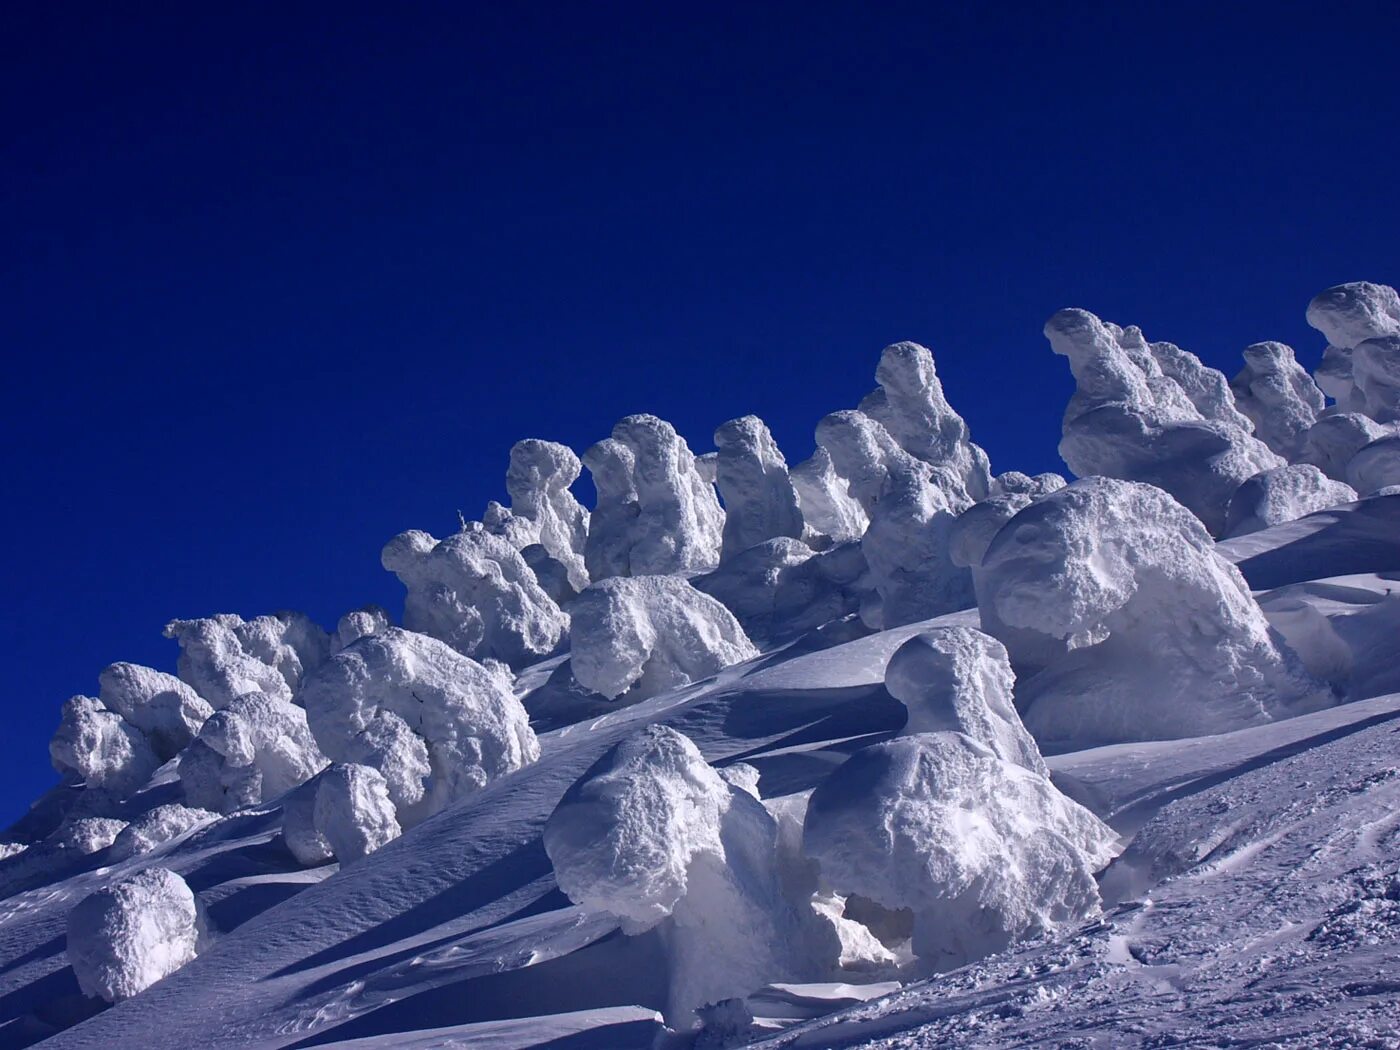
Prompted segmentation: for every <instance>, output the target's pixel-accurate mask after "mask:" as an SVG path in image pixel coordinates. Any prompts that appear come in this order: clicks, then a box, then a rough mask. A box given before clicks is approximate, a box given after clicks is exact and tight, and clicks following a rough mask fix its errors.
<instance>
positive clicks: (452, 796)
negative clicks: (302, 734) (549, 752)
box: [299, 627, 539, 826]
mask: <svg viewBox="0 0 1400 1050" xmlns="http://www.w3.org/2000/svg"><path fill="white" fill-rule="evenodd" d="M299 699H300V700H301V702H302V704H303V705H304V706H305V708H306V717H307V721H308V722H309V724H310V726H311V731H312V733H314V734H315V738H316V742H317V743H318V744H319V745H320V748H321V751H322V752H323V753H324V754H325V755H326V756H327V757H328V758H330V759H331V761H333V762H353V763H359V764H362V765H367V766H370V767H372V768H374V769H376V770H378V771H379V772H380V773H381V774H383V776H384V778H385V780H386V782H387V784H388V790H389V794H390V797H391V798H392V799H393V801H394V805H395V806H396V807H397V810H398V818H399V822H400V823H401V824H402V825H404V826H411V825H413V824H416V823H417V822H418V821H419V820H421V819H423V817H425V816H427V815H428V814H431V813H435V812H437V811H438V810H440V809H442V808H443V807H444V806H446V805H447V804H448V803H450V802H452V801H454V800H457V799H460V798H464V797H466V796H467V795H470V794H471V793H472V792H474V791H478V790H480V789H481V788H482V787H484V786H485V785H486V784H487V783H489V782H490V781H492V780H494V779H496V778H497V777H501V776H504V775H505V774H507V773H509V772H511V771H512V770H515V769H519V768H520V767H521V766H524V765H526V764H528V763H530V762H533V761H535V759H537V758H538V757H539V742H538V741H537V740H536V739H535V734H534V731H533V730H532V729H531V728H530V725H529V720H528V717H527V715H526V713H525V708H524V707H522V706H521V704H520V701H519V700H517V699H516V698H515V696H514V695H512V694H511V692H510V691H509V690H508V689H507V688H506V687H505V686H504V685H503V683H502V682H501V680H500V678H499V677H497V676H496V675H495V674H493V673H492V672H490V671H488V670H487V669H486V668H484V667H482V666H481V665H480V664H479V663H477V662H476V661H474V660H472V659H469V658H468V657H465V656H463V655H462V654H461V653H459V652H457V651H456V650H454V649H452V648H450V647H449V646H447V645H445V644H444V643H442V642H439V641H437V640H436V639H434V638H430V637H428V636H426V635H422V634H415V633H413V632H412V631H404V630H399V629H398V628H393V627H391V628H388V629H386V630H385V631H383V632H381V633H377V634H372V635H367V636H365V637H364V638H361V639H360V640H359V641H357V642H354V643H353V644H351V645H350V646H348V647H347V648H345V649H343V650H341V651H340V652H338V653H336V654H335V655H334V656H332V657H331V658H330V659H329V660H327V661H326V663H325V664H324V665H322V667H321V668H320V669H319V670H318V671H317V672H316V673H315V674H314V675H312V676H311V677H310V678H309V679H307V681H306V682H305V684H304V685H303V687H302V691H301V695H300V697H299Z"/></svg>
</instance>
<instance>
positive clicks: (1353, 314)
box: [1308, 281, 1400, 423]
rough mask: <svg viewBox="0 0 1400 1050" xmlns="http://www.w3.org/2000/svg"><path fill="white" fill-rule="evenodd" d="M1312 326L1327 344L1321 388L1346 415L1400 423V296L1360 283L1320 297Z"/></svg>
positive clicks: (1312, 309) (1310, 318) (1380, 286)
mask: <svg viewBox="0 0 1400 1050" xmlns="http://www.w3.org/2000/svg"><path fill="white" fill-rule="evenodd" d="M1308 324H1310V325H1312V326H1313V327H1314V328H1316V329H1317V330H1318V331H1319V332H1321V333H1322V334H1323V335H1324V336H1326V338H1327V343H1328V346H1327V349H1326V351H1325V352H1324V353H1323V355H1322V363H1321V364H1320V365H1319V366H1318V369H1317V373H1316V378H1317V385H1318V386H1320V387H1321V388H1322V390H1323V392H1324V393H1326V394H1327V395H1328V396H1329V397H1331V398H1333V399H1334V400H1335V401H1336V402H1337V408H1338V409H1339V410H1340V411H1342V412H1364V413H1365V414H1366V415H1368V416H1370V417H1371V418H1372V419H1375V420H1377V421H1378V422H1381V423H1388V422H1391V421H1392V420H1395V419H1397V418H1400V342H1397V340H1396V337H1397V336H1400V294H1397V293H1396V291H1395V289H1394V288H1391V287H1389V286H1388V285H1384V284H1372V283H1371V282H1370V281H1354V282H1352V283H1350V284H1339V285H1337V286H1335V287H1333V288H1328V289H1327V290H1326V291H1325V292H1319V293H1318V294H1317V295H1316V296H1315V297H1314V298H1313V301H1312V302H1311V303H1309V304H1308Z"/></svg>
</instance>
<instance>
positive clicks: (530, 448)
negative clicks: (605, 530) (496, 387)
mask: <svg viewBox="0 0 1400 1050" xmlns="http://www.w3.org/2000/svg"><path fill="white" fill-rule="evenodd" d="M582 472H583V464H581V463H580V462H579V458H578V456H576V455H574V452H573V449H571V448H569V447H568V446H567V445H560V444H558V443H557V442H554V441H541V440H539V439H538V438H527V439H526V440H524V441H517V442H516V443H515V444H514V445H513V446H512V447H511V450H510V467H509V469H508V470H507V471H506V491H507V492H508V493H510V509H511V513H513V514H515V515H517V516H518V517H523V518H527V519H528V520H530V521H531V522H533V523H534V525H535V531H536V533H537V535H538V537H539V540H538V542H539V545H540V546H542V547H543V548H544V549H545V550H546V551H547V552H548V553H549V556H550V557H551V558H553V559H554V560H555V561H557V562H559V563H560V564H561V565H563V566H564V568H565V570H566V571H567V573H568V577H569V584H570V586H572V587H573V589H574V590H576V591H577V590H582V589H583V588H584V587H587V586H588V570H587V569H586V568H585V567H584V560H583V552H584V546H585V543H586V541H587V538H588V511H586V510H584V508H583V505H582V504H581V503H579V501H578V500H577V499H575V498H574V494H573V493H572V492H570V491H569V486H571V485H572V484H573V483H574V482H575V481H577V480H578V477H579V474H581V473H582Z"/></svg>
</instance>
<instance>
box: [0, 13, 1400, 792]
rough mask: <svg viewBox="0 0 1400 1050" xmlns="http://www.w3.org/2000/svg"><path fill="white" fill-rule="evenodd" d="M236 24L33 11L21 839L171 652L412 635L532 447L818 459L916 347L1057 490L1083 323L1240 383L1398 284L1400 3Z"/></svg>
mask: <svg viewBox="0 0 1400 1050" xmlns="http://www.w3.org/2000/svg"><path fill="white" fill-rule="evenodd" d="M214 6H215V5H206V4H193V5H155V4H137V5H108V4H104V5H96V4H93V5H85V4H63V3H52V4H45V3H27V4H10V5H7V7H6V10H5V13H4V15H3V22H0V245H3V251H2V252H0V267H3V272H2V275H0V346H3V347H4V352H5V362H6V366H5V370H4V375H3V380H0V398H3V401H2V402H0V426H3V428H4V435H3V440H4V446H3V447H4V455H5V469H4V475H3V476H4V479H5V482H6V485H5V489H6V493H7V496H8V499H7V506H6V513H5V514H4V526H3V528H4V532H5V535H4V544H5V546H4V549H5V551H6V552H7V556H6V558H5V559H4V562H5V564H4V610H5V612H4V617H5V624H4V631H3V639H2V640H0V644H3V652H2V653H0V658H3V666H4V668H5V672H6V673H5V683H4V694H3V695H4V699H3V704H4V717H5V725H6V729H5V731H4V732H2V733H0V819H3V820H7V819H9V818H11V817H13V816H17V815H18V814H19V812H20V811H22V809H23V807H24V805H25V804H26V803H27V802H28V801H29V799H30V798H32V797H33V796H34V795H35V794H36V793H37V792H38V791H39V790H40V789H41V788H43V787H44V786H46V785H47V784H48V783H49V782H50V781H51V780H52V773H51V772H50V771H49V770H48V766H47V752H46V741H47V738H48V736H49V735H50V734H51V732H52V730H53V728H54V726H55V724H56V722H57V717H58V709H59V705H60V704H61V703H62V701H63V700H64V699H65V698H67V697H68V696H69V695H71V694H73V693H75V692H79V691H92V690H94V689H95V688H96V675H97V673H98V671H99V670H100V669H101V668H102V667H103V666H104V665H105V664H106V663H108V662H109V661H112V660H117V659H129V660H136V661H142V662H148V663H151V664H154V665H156V666H160V667H163V668H167V669H172V670H173V667H174V659H175V649H174V645H173V643H170V642H166V641H165V640H163V639H162V638H161V637H160V629H161V626H162V625H163V624H164V623H165V622H166V620H168V619H170V618H172V617H176V616H197V615H203V614H208V613H213V612H219V611H236V612H239V613H242V614H244V615H252V614H256V613H260V612H267V611H272V610H275V609H278V608H300V609H304V610H306V611H308V612H310V613H311V614H312V615H313V616H315V617H316V618H317V619H319V620H321V621H322V622H323V623H326V624H328V625H329V624H333V623H334V621H335V619H336V617H337V616H338V615H339V614H340V613H341V612H343V611H344V610H346V609H348V608H352V607H355V606H358V605H359V604H361V603H363V602H366V601H379V602H382V603H384V604H386V605H389V606H390V607H391V608H393V609H395V610H396V611H397V610H398V609H399V607H400V591H399V587H398V584H397V582H396V581H395V580H394V579H393V578H392V577H391V576H389V575H388V574H387V573H385V572H383V570H381V569H380V567H379V549H380V547H381V545H382V544H383V542H384V541H385V540H386V539H387V538H389V537H390V536H392V535H393V534H394V533H396V532H397V531H399V530H401V529H404V528H407V527H423V528H427V529H429V530H431V531H434V532H437V533H439V534H441V533H442V532H445V531H448V530H450V529H451V528H452V527H453V525H454V522H455V513H456V511H457V509H458V508H460V509H462V510H463V511H464V512H465V513H466V514H467V515H468V516H469V517H471V516H476V515H478V514H479V513H480V510H481V507H482V505H483V504H484V502H485V501H486V500H487V499H489V498H492V497H496V496H501V495H502V494H503V492H502V480H503V475H504V468H505V461H506V453H507V450H508V449H509V447H510V445H511V443H512V442H513V441H515V440H516V439H518V438H522V437H527V436H537V437H546V438H553V439H556V440H560V441H564V442H567V443H569V444H571V445H573V446H574V447H576V448H579V449H581V448H583V447H584V446H586V445H587V444H588V443H590V442H592V441H594V440H596V439H598V438H600V437H603V436H605V435H606V434H607V432H608V429H609V427H610V426H611V424H612V423H613V421H614V420H615V419H617V418H618V417H619V416H622V415H624V414H626V413H629V412H636V411H643V410H645V411H651V412H655V413H657V414H659V415H662V416H665V417H667V418H669V419H671V420H673V421H674V422H675V423H676V424H677V426H678V427H679V428H680V430H681V431H682V432H683V433H684V434H685V435H686V436H687V437H688V438H689V439H690V441H691V442H692V445H693V446H694V447H696V449H697V451H703V450H705V449H708V448H709V447H710V440H709V435H710V434H711V432H712V431H713V428H714V426H715V425H716V424H718V423H720V422H722V421H723V420H725V419H728V418H731V417H733V416H736V415H739V414H742V413H746V412H755V413H758V414H759V415H761V416H763V417H764V418H765V419H766V420H768V421H769V423H770V425H771V426H772V428H773V431H774V433H775V434H776V435H777V437H778V439H779V441H780V443H781V444H782V446H783V447H784V449H785V450H786V451H787V453H788V457H789V459H791V460H794V461H795V460H797V459H800V458H802V457H804V456H806V455H807V454H808V452H809V451H810V449H811V444H812V440H811V435H812V427H813V425H814V423H815V422H816V420H817V419H818V418H819V417H820V416H821V415H822V414H824V413H825V412H827V411H829V410H832V409H835V408H839V407H845V406H850V405H853V404H854V403H855V402H856V401H857V400H858V399H859V398H860V397H861V395H862V394H863V393H864V392H865V391H866V390H867V389H868V388H869V387H870V386H871V374H872V371H873V369H874V366H875V361H876V358H877V355H878V352H879V350H880V348H881V347H882V346H884V345H885V344H886V343H889V342H891V341H894V340H896V339H906V338H907V339H915V340H919V341H921V342H924V343H926V344H927V345H929V346H930V347H932V348H933V350H934V353H935V355H936V358H937V360H938V365H939V370H940V372H941V373H942V375H943V379H944V384H945V387H946V389H947V390H948V393H949V396H950V398H951V399H952V401H953V403H954V404H955V405H956V406H957V407H958V409H959V410H960V411H961V412H962V413H963V414H964V415H965V416H966V417H967V418H968V420H969V421H970V423H971V425H972V428H973V432H974V435H975V437H976V439H977V440H978V441H979V442H981V443H982V444H983V445H984V446H985V447H986V448H987V449H988V450H989V452H990V453H991V456H992V462H993V465H994V467H995V468H998V469H1003V470H1004V469H1009V468H1012V467H1016V468H1021V469H1026V470H1030V471H1034V470H1043V469H1054V468H1057V467H1058V466H1059V461H1058V457H1057V456H1056V453H1055V443H1056V441H1057V439H1058V434H1059V417H1060V413H1061V411H1062V409H1063V407H1064V403H1065V399H1066V398H1067V396H1068V394H1069V389H1070V387H1069V382H1068V379H1067V375H1066V370H1065V367H1064V365H1063V362H1062V361H1061V360H1060V359H1059V358H1056V357H1054V355H1052V354H1051V353H1050V351H1049V349H1048V347H1047V346H1046V344H1045V343H1044V341H1043V339H1042V338H1041V336H1040V327H1041V324H1042V323H1043V321H1044V319H1045V318H1046V317H1047V316H1048V315H1049V314H1050V313H1051V312H1053V311H1054V310H1055V309H1057V308H1059V307H1062V306H1067V305H1080V306H1084V307H1087V308H1090V309H1092V310H1095V311H1096V312H1099V313H1101V314H1102V315H1104V316H1106V317H1109V318H1112V319H1115V320H1119V321H1121V322H1125V323H1127V322H1132V323H1138V324H1141V325H1142V326H1143V327H1144V329H1145V330H1146V331H1147V333H1148V335H1149V336H1151V337H1153V338H1165V339H1171V340H1173V341H1175V342H1178V343H1180V344H1181V345H1183V346H1186V347H1188V348H1189V349H1192V350H1194V351H1196V352H1197V353H1199V354H1200V355H1201V356H1202V357H1204V358H1205V359H1206V360H1207V361H1209V362H1211V363H1214V364H1216V365H1217V366H1219V367H1222V368H1225V369H1227V370H1228V371H1230V372H1232V373H1233V371H1234V370H1235V369H1236V367H1237V362H1238V359H1239V358H1238V352H1239V350H1240V348H1241V347H1243V346H1244V345H1246V344H1247V343H1249V342H1252V341H1255V340H1259V339H1264V338H1279V339H1283V340H1285V341H1288V342H1290V343H1293V345H1295V346H1296V347H1297V348H1298V350H1299V353H1300V356H1301V357H1302V358H1303V359H1304V360H1305V361H1306V362H1308V363H1312V362H1314V361H1315V360H1316V357H1317V354H1318V353H1319V351H1320V348H1321V346H1320V341H1319V339H1318V337H1317V336H1316V333H1313V332H1312V331H1311V330H1310V329H1308V328H1307V327H1306V326H1305V324H1304V322H1303V309H1304V307H1305V305H1306V303H1307V300H1308V298H1309V297H1310V296H1311V295H1312V294H1313V293H1314V292H1316V291H1318V290H1320V289H1322V288H1323V287H1326V286H1327V285H1330V284H1333V283H1336V282H1339V281H1344V280H1355V279H1359V278H1369V279H1374V280H1381V281H1386V282H1390V283H1395V282H1396V281H1397V280H1400V266H1398V265H1397V264H1398V263H1400V259H1398V258H1397V254H1396V249H1397V243H1400V221H1398V220H1397V211H1396V196H1397V181H1396V173H1397V171H1400V165H1397V159H1400V157H1397V147H1396V140H1397V128H1400V65H1397V63H1396V60H1395V43H1396V41H1397V39H1400V16H1397V10H1400V9H1397V7H1396V5H1394V4H1393V3H1389V4H1379V3H1378V4H1358V5H1348V4H1342V5H1332V6H1328V7H1325V8H1324V7H1323V6H1321V5H1310V7H1309V9H1308V10H1306V11H1305V10H1304V8H1303V6H1302V5H1280V4H1271V5H1267V6H1262V5H1261V6H1260V7H1258V8H1255V9H1252V10H1247V9H1244V8H1242V7H1239V6H1237V5H1218V6H1217V5H1212V6H1210V7H1204V6H1203V7H1200V8H1198V9H1194V10H1192V9H1187V8H1184V7H1182V6H1180V5H1154V6H1153V9H1152V10H1150V11H1149V10H1138V11H1135V12H1133V11H1129V10H1128V8H1130V7H1138V6H1140V5H1123V4H1111V5H1109V4H1105V5H1103V6H1089V5H1083V4H1076V5H1073V6H1074V7H1075V9H1076V10H1075V11H1074V12H1073V13H1064V12H1060V11H1055V10H1053V9H1052V8H1054V7H1055V6H1059V5H1037V6H1038V8H1039V10H1038V11H1037V12H1036V13H1033V14H1032V13H1027V12H1026V11H1016V10H1014V9H1013V8H1012V7H1009V6H1008V7H1006V8H1002V9H1001V10H1000V12H999V13H997V12H995V11H993V12H992V13H988V11H986V10H982V11H974V10H973V9H974V8H985V7H988V6H989V5H967V6H965V7H963V6H960V7H957V8H953V7H951V6H943V5H933V4H920V5H913V6H908V7H899V6H888V5H855V4H851V5H841V6H838V5H823V4H817V5H812V4H800V5H799V4H793V5H757V6H758V7H760V8H761V9H755V7H754V5H742V6H740V5H735V6H733V7H722V6H718V5H662V4H652V5H637V6H635V7H631V6H612V5H606V6H603V5H567V6H565V5H559V6H557V7H556V6H555V5H550V4H534V5H524V4H497V5H489V6H488V5H472V4H441V5H438V4H432V5H427V4H382V5H377V8H362V7H357V6H353V5H349V4H344V3H337V4H323V5H301V4H291V5H283V4H278V5H270V4H268V5H263V4H240V5H222V10H220V11H213V10H211V9H212V8H213V7H214ZM1017 6H1020V5H1017ZM1026 6H1027V7H1029V5H1026ZM180 7H183V8H184V10H180ZM872 7H875V8H877V9H875V10H872V9H871V8H872Z"/></svg>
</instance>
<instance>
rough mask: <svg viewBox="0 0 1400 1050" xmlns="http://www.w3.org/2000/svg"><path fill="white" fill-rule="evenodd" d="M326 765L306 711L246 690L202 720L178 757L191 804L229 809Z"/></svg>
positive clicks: (182, 783)
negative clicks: (195, 737)
mask: <svg viewBox="0 0 1400 1050" xmlns="http://www.w3.org/2000/svg"><path fill="white" fill-rule="evenodd" d="M325 765H326V757H325V756H324V755H323V754H321V749H320V748H319V747H317V746H316V739H315V737H313V736H312V735H311V729H310V727H309V726H308V725H307V722H306V712H305V711H304V710H302V709H301V708H300V707H297V706H296V705H295V704H289V703H287V702H286V701H285V700H274V699H273V698H272V697H269V696H265V695H263V694H262V693H248V694H247V695H245V696H240V697H239V698H238V699H237V700H235V701H233V703H231V704H229V705H228V706H227V707H225V708H223V709H221V710H219V711H216V712H215V713H214V714H213V715H211V716H210V718H209V720H208V721H207V722H205V723H204V727H203V728H202V729H201V730H200V731H199V738H198V739H197V740H196V741H195V742H194V743H193V744H191V745H190V747H189V748H188V749H187V750H186V751H185V752H184V753H183V754H182V755H181V756H180V786H181V787H182V788H183V789H184V792H185V799H186V800H187V801H188V802H189V803H190V804H191V805H193V806H198V807H200V808H201V809H210V810H215V811H216V812H219V813H231V812H233V811H234V810H237V809H243V808H244V807H246V806H256V805H258V804H259V803H261V802H266V801H269V800H271V799H274V798H276V797H277V796H278V795H280V794H282V793H283V792H285V791H290V790H291V789H292V788H294V787H296V786H297V785H298V784H300V783H303V782H304V781H306V780H307V779H308V778H310V777H312V776H314V775H315V774H316V773H317V772H318V771H319V770H320V769H321V768H322V767H324V766H325Z"/></svg>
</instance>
